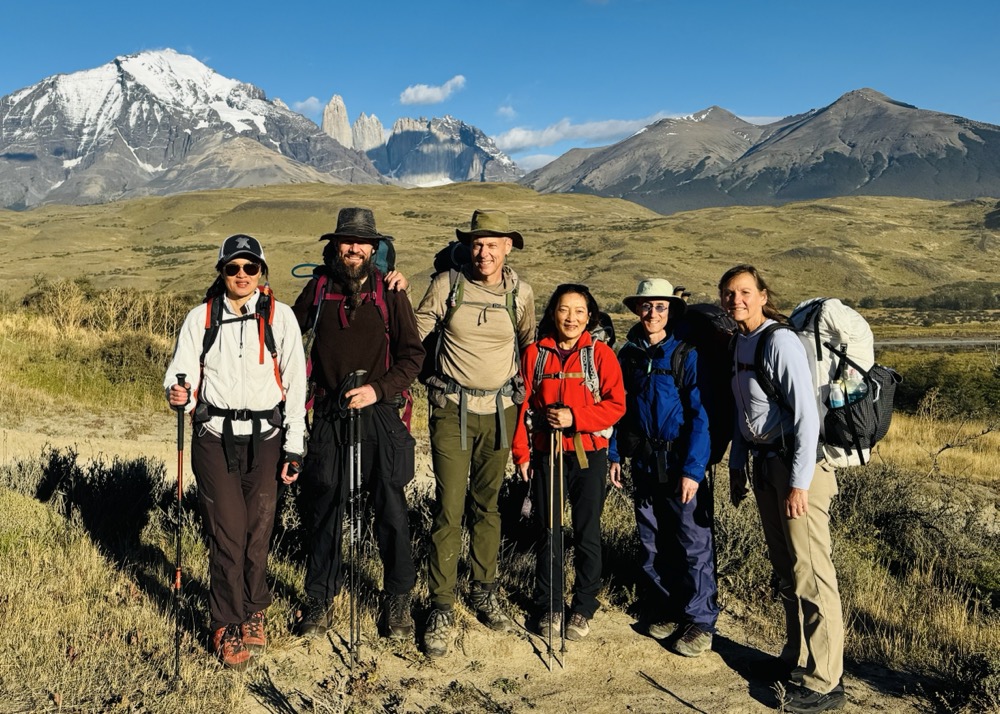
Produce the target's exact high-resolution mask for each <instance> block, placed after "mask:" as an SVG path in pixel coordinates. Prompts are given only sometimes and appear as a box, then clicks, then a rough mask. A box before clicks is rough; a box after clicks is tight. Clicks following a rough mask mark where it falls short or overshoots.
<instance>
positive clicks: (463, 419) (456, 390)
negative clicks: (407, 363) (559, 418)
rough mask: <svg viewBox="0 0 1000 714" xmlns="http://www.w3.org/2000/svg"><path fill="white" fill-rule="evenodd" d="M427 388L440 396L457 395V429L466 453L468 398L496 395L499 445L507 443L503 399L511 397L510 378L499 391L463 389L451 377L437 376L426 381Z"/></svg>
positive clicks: (511, 383)
mask: <svg viewBox="0 0 1000 714" xmlns="http://www.w3.org/2000/svg"><path fill="white" fill-rule="evenodd" d="M427 386H428V387H430V388H431V389H436V390H438V391H439V392H440V393H441V394H457V395H458V428H459V430H460V432H461V434H462V451H468V448H469V446H468V437H467V431H468V422H469V401H468V398H469V397H489V396H491V395H496V401H495V404H496V413H497V428H498V429H499V432H500V443H501V444H506V443H508V442H507V420H506V419H505V418H504V409H503V398H504V397H513V396H514V393H515V390H516V386H515V384H514V378H513V377H511V378H510V379H509V380H507V382H506V383H505V384H504V385H503V386H502V387H500V389H472V388H471V387H463V386H462V385H461V384H459V383H458V382H456V381H455V380H454V379H452V378H451V377H449V376H447V375H444V374H439V375H436V376H435V377H432V378H431V379H430V380H428V384H427Z"/></svg>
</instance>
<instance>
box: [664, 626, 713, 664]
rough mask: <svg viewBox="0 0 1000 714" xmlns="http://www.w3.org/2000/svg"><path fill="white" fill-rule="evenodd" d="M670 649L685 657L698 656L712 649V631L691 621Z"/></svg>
mask: <svg viewBox="0 0 1000 714" xmlns="http://www.w3.org/2000/svg"><path fill="white" fill-rule="evenodd" d="M670 649H671V650H673V651H674V652H676V653H677V654H679V655H682V656H684V657H697V656H699V655H701V654H703V653H704V652H705V651H706V650H710V649H712V633H711V632H706V631H705V630H703V629H701V628H700V627H698V626H697V625H695V624H694V623H691V624H689V625H687V626H685V627H684V631H683V632H682V633H681V636H680V637H679V638H678V639H677V641H676V642H674V644H673V647H671V648H670Z"/></svg>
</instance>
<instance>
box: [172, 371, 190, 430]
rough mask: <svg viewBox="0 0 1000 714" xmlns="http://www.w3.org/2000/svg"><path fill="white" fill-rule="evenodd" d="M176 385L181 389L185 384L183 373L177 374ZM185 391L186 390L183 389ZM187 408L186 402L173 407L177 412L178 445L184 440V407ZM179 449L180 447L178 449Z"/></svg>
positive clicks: (185, 378) (185, 379)
mask: <svg viewBox="0 0 1000 714" xmlns="http://www.w3.org/2000/svg"><path fill="white" fill-rule="evenodd" d="M176 376H177V384H179V385H180V386H181V387H183V386H184V385H185V384H187V375H186V374H184V373H183V372H178V373H177V375H176ZM185 389H186V388H185ZM190 399H191V395H190V394H189V395H188V400H189V401H190ZM186 406H187V402H184V404H181V405H180V406H176V407H173V409H175V410H176V411H177V443H178V444H180V443H181V442H182V441H183V440H184V407H186ZM178 448H180V447H178Z"/></svg>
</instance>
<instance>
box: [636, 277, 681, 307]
mask: <svg viewBox="0 0 1000 714" xmlns="http://www.w3.org/2000/svg"><path fill="white" fill-rule="evenodd" d="M647 300H668V301H670V303H671V306H670V307H671V312H673V310H674V309H675V308H677V307H679V308H680V309H681V310H683V309H684V307H685V303H684V300H683V299H682V298H680V297H677V296H676V295H674V286H673V285H671V284H670V281H669V280H665V279H663V278H643V279H642V280H640V281H639V286H638V287H637V288H636V289H635V295H629V296H628V297H625V298H622V302H623V303H624V304H625V307H627V308H628V309H629V310H631V311H632V312H634V313H635V314H636V315H638V314H639V309H638V308H639V305H641V304H642V303H644V302H646V301H647Z"/></svg>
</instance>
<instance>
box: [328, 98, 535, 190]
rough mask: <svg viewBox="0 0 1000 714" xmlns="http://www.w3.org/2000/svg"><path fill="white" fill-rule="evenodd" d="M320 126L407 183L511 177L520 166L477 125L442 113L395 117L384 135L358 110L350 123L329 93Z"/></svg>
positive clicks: (377, 124)
mask: <svg viewBox="0 0 1000 714" xmlns="http://www.w3.org/2000/svg"><path fill="white" fill-rule="evenodd" d="M323 131H325V132H326V133H327V134H328V135H329V136H330V137H332V138H334V139H336V140H338V141H340V142H341V143H342V144H344V145H345V146H352V147H353V148H354V149H357V150H358V151H364V152H366V153H367V155H368V158H370V159H371V160H372V161H373V162H374V164H375V166H376V167H377V168H378V169H379V171H381V172H382V173H383V174H384V175H386V176H389V177H390V178H393V179H395V180H397V181H399V182H401V183H404V184H408V185H411V186H436V185H439V184H445V183H453V182H456V181H516V180H517V179H518V178H520V177H521V176H522V175H523V172H522V171H521V170H520V169H519V168H518V167H517V165H516V164H515V163H514V162H513V161H512V160H511V158H510V157H509V156H507V155H506V154H504V153H503V152H502V151H500V149H498V148H497V146H496V144H494V143H493V140H492V139H491V138H489V137H488V136H486V134H484V133H483V132H482V131H480V130H479V129H477V128H476V127H474V126H472V125H471V124H466V123H465V122H463V121H461V120H459V119H456V118H455V117H452V116H448V115H445V116H443V117H439V118H434V119H424V118H420V119H411V118H408V117H403V118H400V119H397V120H396V121H395V123H394V124H393V127H392V132H391V133H390V134H389V136H388V138H387V139H386V138H384V137H385V129H384V127H383V126H382V124H381V122H380V121H379V120H378V117H376V116H374V115H373V116H366V115H365V114H363V113H362V114H361V115H360V116H359V117H358V119H357V120H356V121H355V122H354V126H353V127H351V126H350V125H349V124H348V118H347V108H346V106H345V105H344V100H343V99H342V98H341V97H340V96H339V95H336V94H335V95H334V96H333V98H332V99H331V100H330V102H329V103H328V104H327V105H326V108H325V109H324V110H323Z"/></svg>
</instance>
